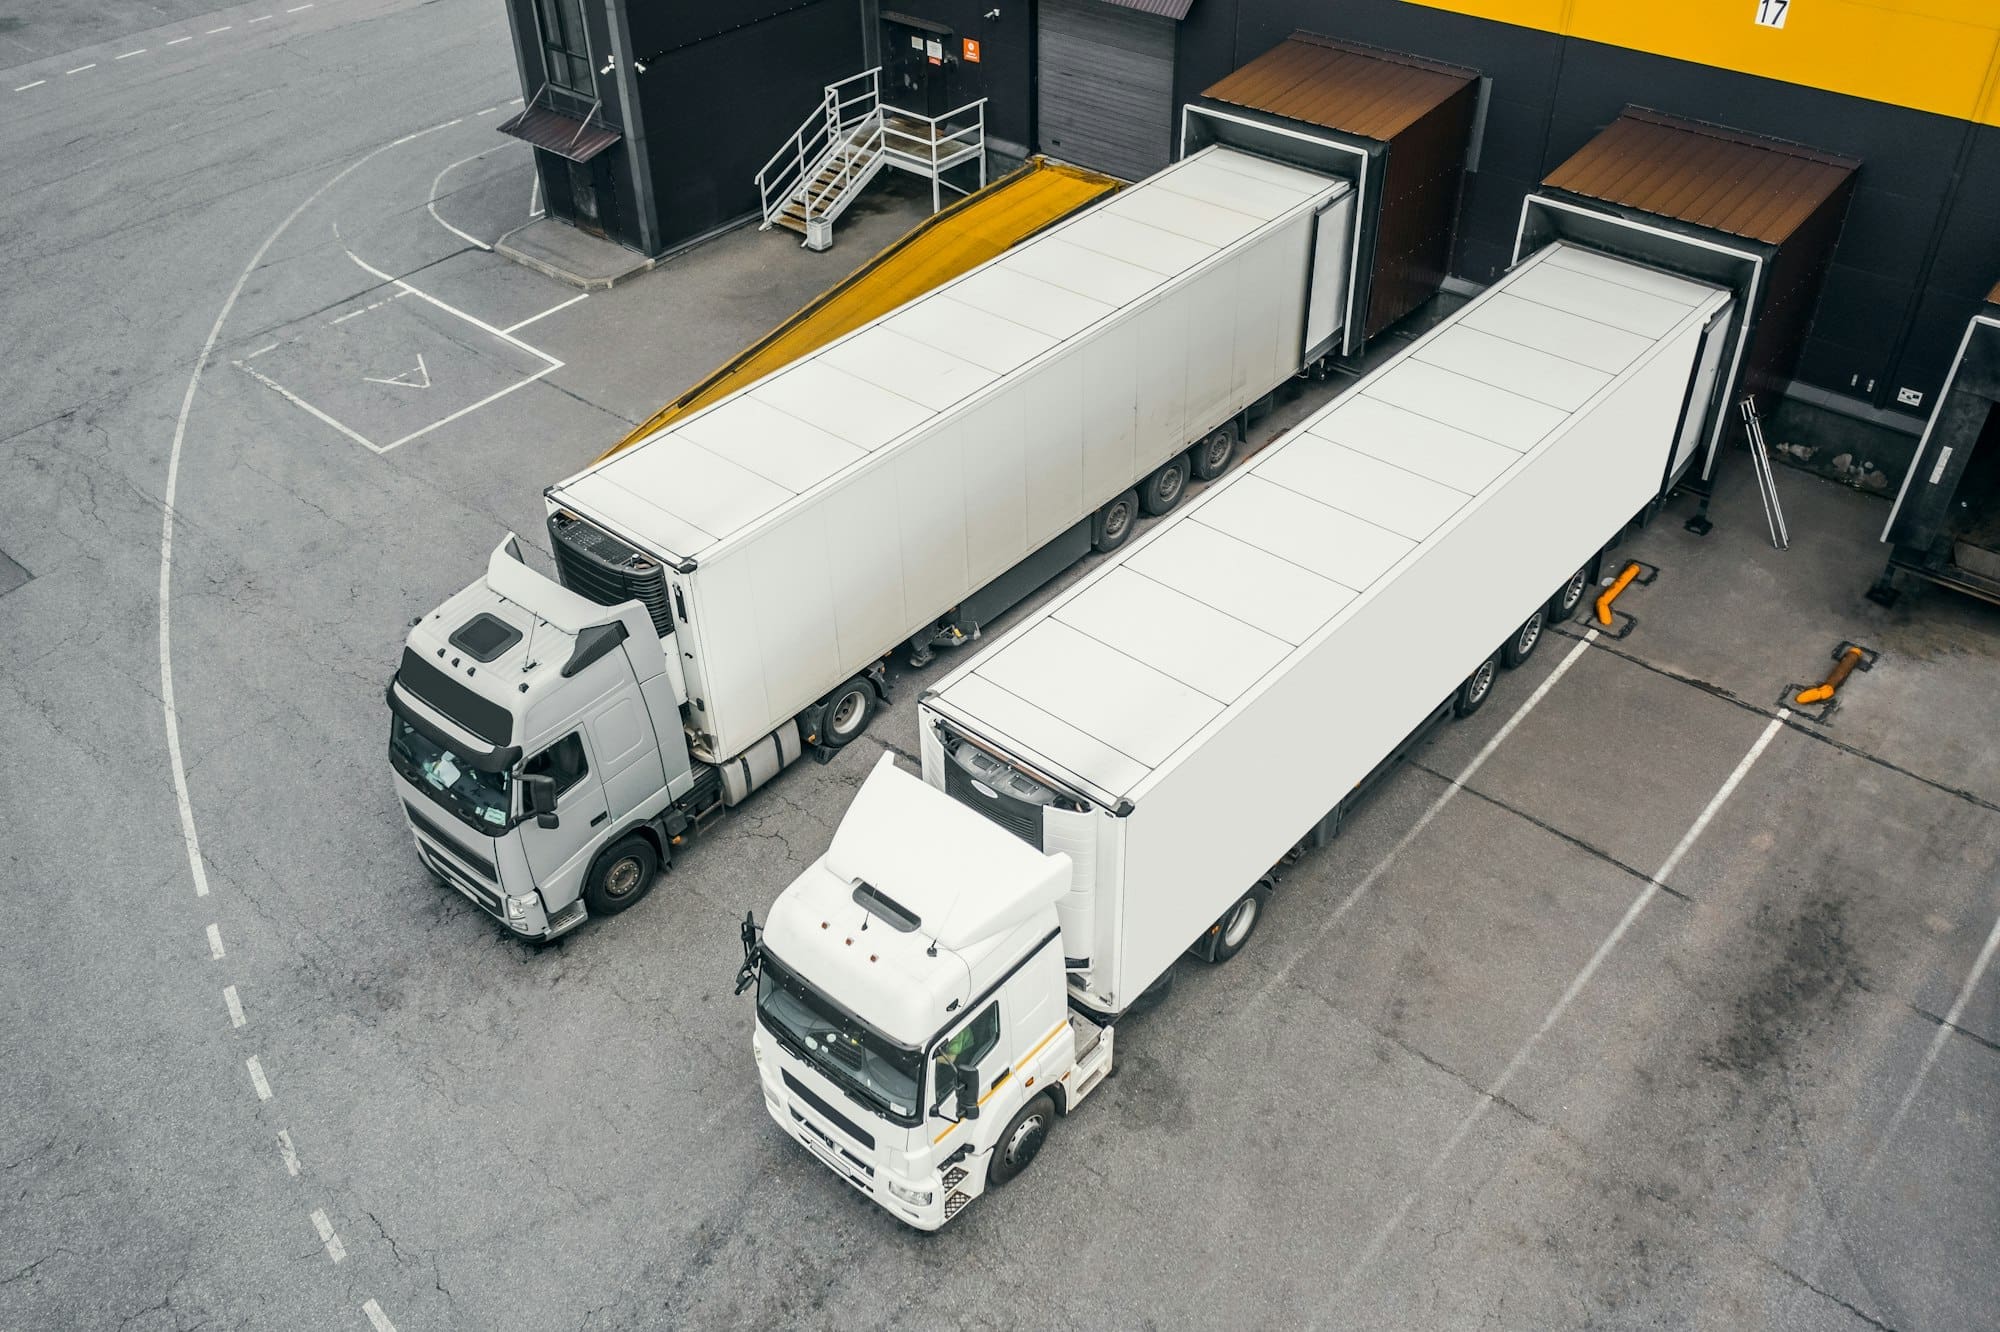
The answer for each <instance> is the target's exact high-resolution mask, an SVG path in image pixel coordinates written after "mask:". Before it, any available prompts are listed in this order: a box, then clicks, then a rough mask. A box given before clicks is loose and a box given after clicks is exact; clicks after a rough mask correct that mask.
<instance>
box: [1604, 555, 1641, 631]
mask: <svg viewBox="0 0 2000 1332" xmlns="http://www.w3.org/2000/svg"><path fill="white" fill-rule="evenodd" d="M1638 576H1639V561H1637V560H1633V561H1632V562H1631V563H1629V564H1627V565H1626V566H1625V569H1624V571H1623V572H1622V573H1620V574H1619V575H1618V577H1617V578H1616V579H1614V580H1612V583H1611V586H1610V587H1607V588H1605V589H1604V591H1603V592H1601V593H1599V594H1598V597H1597V622H1598V623H1599V624H1602V625H1606V626H1608V625H1610V623H1611V603H1612V602H1614V601H1616V600H1618V594H1619V593H1620V592H1623V591H1624V590H1625V589H1626V588H1627V587H1629V586H1631V583H1632V580H1633V579H1634V578H1637V577H1638Z"/></svg>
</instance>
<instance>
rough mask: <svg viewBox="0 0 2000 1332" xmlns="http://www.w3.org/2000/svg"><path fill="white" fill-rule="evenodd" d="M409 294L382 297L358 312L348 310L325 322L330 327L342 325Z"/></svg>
mask: <svg viewBox="0 0 2000 1332" xmlns="http://www.w3.org/2000/svg"><path fill="white" fill-rule="evenodd" d="M409 294H410V293H409V292H407V291H399V292H397V293H396V294H394V295H393V296H384V297H383V298H382V299H381V300H379V301H376V302H374V303H373V304H370V305H364V306H362V307H361V308H360V309H359V310H349V311H348V312H347V313H346V314H344V315H335V316H334V317H333V318H331V319H329V320H327V321H326V322H327V323H328V325H329V326H330V325H333V324H344V323H346V322H347V321H348V320H350V319H359V318H360V317H361V316H362V315H365V314H367V313H368V312H369V311H370V310H379V309H381V308H382V307H383V306H385V305H387V304H388V303H389V302H391V301H400V300H402V299H403V298H404V297H405V296H407V295H409Z"/></svg>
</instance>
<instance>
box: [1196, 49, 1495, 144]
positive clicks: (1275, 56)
mask: <svg viewBox="0 0 2000 1332" xmlns="http://www.w3.org/2000/svg"><path fill="white" fill-rule="evenodd" d="M1478 78H1479V76H1478V74H1476V73H1475V72H1474V71H1472V70H1469V69H1460V68H1458V67H1457V66H1456V65H1443V64H1439V63H1437V62H1436V61H1431V60H1424V59H1421V58H1420V57H1417V56H1412V55H1404V54H1402V53H1400V52H1396V51H1380V50H1376V49H1374V48H1373V47H1367V46H1356V45H1352V44H1350V43H1347V42H1337V41H1335V40H1333V39H1332V38H1331V37H1321V36H1318V35H1316V34H1314V33H1309V32H1297V33H1293V34H1292V35H1291V36H1290V37H1288V38H1286V39H1285V40H1284V41H1282V42H1279V43H1278V44H1277V45H1276V46H1274V47H1272V48H1271V49H1270V50H1268V51H1266V52H1265V53H1264V54H1263V55H1260V56H1258V57H1257V58H1256V59H1255V60H1252V61H1251V62H1250V63H1249V64H1247V65H1245V66H1243V67H1242V68H1241V69H1239V70H1237V71H1236V72H1235V73H1233V74H1230V75H1229V76H1227V77H1226V78H1224V79H1223V80H1222V81H1221V82H1220V83H1217V84H1216V85H1214V86H1213V87H1211V88H1209V89H1208V90H1207V91H1206V92H1204V93H1203V94H1202V96H1204V97H1207V98H1209V99H1210V100H1212V101H1217V102H1229V103H1232V104H1233V105H1236V106H1241V107H1247V108H1248V109H1250V110H1252V111H1264V112H1268V113H1269V114H1271V115H1274V116H1283V117H1284V118H1285V119H1287V120H1297V121H1303V122H1304V123H1306V124H1308V125H1318V126H1321V127H1322V128H1325V129H1333V130H1341V131H1344V132H1346V133H1348V134H1358V135H1360V136H1362V137H1363V138H1368V139H1380V140H1382V141H1383V142H1384V143H1387V142H1388V141H1390V140H1391V139H1394V138H1395V137H1396V136H1397V135H1399V134H1401V133H1402V132H1403V131H1404V130H1406V129H1408V128H1409V127H1410V126H1411V125H1414V124H1415V123H1416V122H1417V121H1419V120H1421V119H1423V118H1424V117H1425V116H1427V115H1429V114H1430V113H1431V112H1433V111H1435V110H1436V109H1437V108H1438V107H1439V106H1440V105H1441V104H1443V103H1444V102H1446V101H1449V100H1450V99H1451V97H1452V96H1453V94H1455V93H1457V92H1459V91H1460V90H1461V89H1463V88H1465V87H1466V86H1467V85H1469V84H1472V83H1475V82H1477V81H1478Z"/></svg>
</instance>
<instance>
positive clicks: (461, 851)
mask: <svg viewBox="0 0 2000 1332" xmlns="http://www.w3.org/2000/svg"><path fill="white" fill-rule="evenodd" d="M403 812H404V813H405V814H408V815H409V816H410V822H411V823H413V824H415V825H416V827H417V831H419V832H421V833H423V834H424V835H425V836H426V837H428V838H430V839H431V840H432V841H433V842H436V843H437V844H438V845H439V846H441V847H443V848H444V849H445V850H447V851H449V852H450V853H451V854H452V855H455V856H457V857H458V858H459V859H460V860H462V861H464V862H465V863H466V865H468V866H469V867H471V868H472V869H475V870H477V871H479V873H480V875H481V876H482V877H483V878H485V879H486V880H487V881H488V882H498V880H499V878H500V876H499V875H498V874H496V873H495V872H494V870H493V862H492V861H490V860H488V859H487V858H486V857H485V856H482V855H479V854H478V853H476V852H473V851H468V850H466V848H465V846H464V844H463V843H461V842H460V841H459V840H458V839H457V838H456V837H447V836H445V835H444V829H442V828H440V827H438V826H437V825H436V824H435V823H432V822H431V821H430V820H429V819H427V818H425V817H424V816H423V815H421V814H419V813H417V808H416V806H415V805H412V804H411V803H410V802H409V801H407V800H405V801H404V802H403Z"/></svg>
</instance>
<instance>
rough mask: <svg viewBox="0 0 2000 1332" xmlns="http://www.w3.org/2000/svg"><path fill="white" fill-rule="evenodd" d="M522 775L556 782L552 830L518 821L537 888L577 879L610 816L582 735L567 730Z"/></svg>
mask: <svg viewBox="0 0 2000 1332" xmlns="http://www.w3.org/2000/svg"><path fill="white" fill-rule="evenodd" d="M521 771H522V773H523V774H526V775H529V776H534V775H538V774H541V775H547V776H549V777H553V778H554V779H555V783H556V816H557V819H558V822H557V824H556V826H555V827H553V828H544V827H542V826H541V825H540V824H539V823H537V822H536V821H535V819H534V817H533V816H532V815H531V816H527V817H524V818H523V819H522V820H521V849H522V850H523V851H524V852H526V853H527V857H528V868H529V870H531V871H532V872H533V873H534V876H535V883H536V885H537V886H539V887H542V888H547V887H548V886H549V885H550V884H552V883H555V882H557V881H558V880H559V879H563V878H566V877H567V878H574V877H576V876H580V875H581V874H582V873H583V871H584V869H585V868H586V865H585V864H584V860H585V856H586V854H587V853H588V852H589V851H590V849H591V841H592V839H594V838H595V837H596V836H597V834H598V833H599V831H601V829H602V828H603V825H604V823H605V821H606V820H607V819H608V818H609V817H610V814H611V811H610V808H609V806H608V804H607V803H606V801H605V798H604V783H603V781H602V779H601V778H600V777H599V776H598V771H597V765H596V764H594V763H592V762H591V749H590V745H589V742H588V739H587V738H586V736H585V735H584V732H583V731H582V730H581V729H578V730H574V731H571V732H570V733H569V734H567V735H565V736H563V737H561V738H560V739H558V740H556V741H554V742H553V743H551V744H549V745H547V746H546V747H544V748H543V749H541V750H540V751H539V752H537V753H534V754H531V755H529V756H528V757H527V758H526V759H525V760H523V761H522V764H521ZM516 785H517V789H518V783H517V784H516ZM558 905H560V904H558ZM551 909H552V910H553V909H554V908H551Z"/></svg>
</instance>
